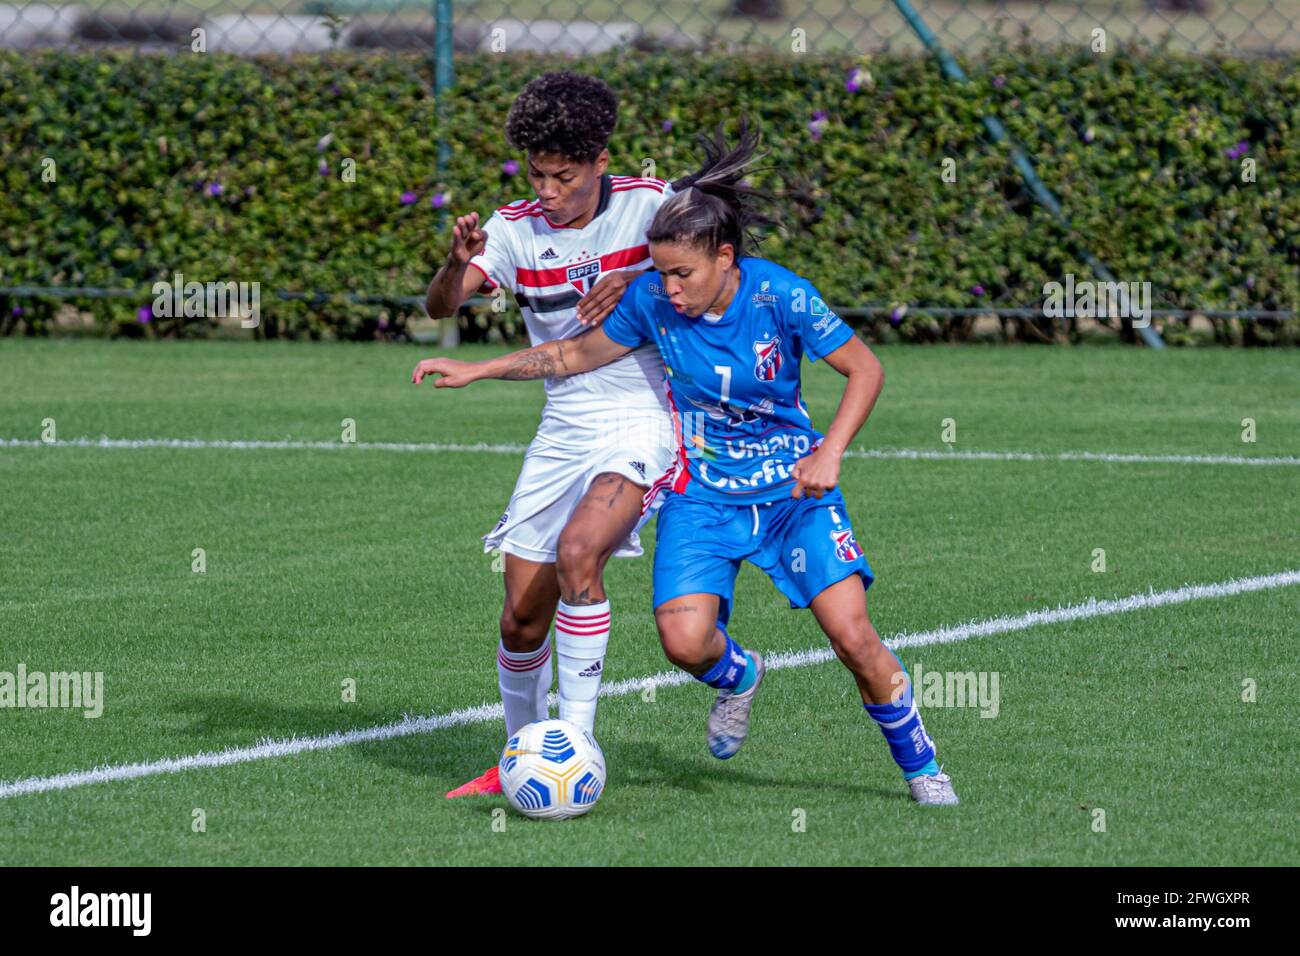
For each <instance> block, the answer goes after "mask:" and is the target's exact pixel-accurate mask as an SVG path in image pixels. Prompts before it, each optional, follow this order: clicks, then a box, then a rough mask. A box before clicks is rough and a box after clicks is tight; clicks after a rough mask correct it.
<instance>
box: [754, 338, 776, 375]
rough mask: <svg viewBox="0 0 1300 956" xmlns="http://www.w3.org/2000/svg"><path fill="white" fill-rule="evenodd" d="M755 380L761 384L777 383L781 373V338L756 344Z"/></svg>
mask: <svg viewBox="0 0 1300 956" xmlns="http://www.w3.org/2000/svg"><path fill="white" fill-rule="evenodd" d="M754 356H755V358H754V378H756V379H758V380H759V381H760V382H775V381H776V373H777V372H779V371H781V337H780V336H777V337H775V338H773V339H772V340H771V341H769V342H755V343H754Z"/></svg>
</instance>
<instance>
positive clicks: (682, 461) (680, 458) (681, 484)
mask: <svg viewBox="0 0 1300 956" xmlns="http://www.w3.org/2000/svg"><path fill="white" fill-rule="evenodd" d="M664 392H665V393H666V394H667V395H668V404H669V405H671V406H672V407H673V431H674V432H676V434H677V462H676V464H675V465H674V467H675V468H676V469H677V475H676V480H675V481H674V482H673V491H675V492H677V493H678V494H681V493H682V492H683V491H685V490H686V486H687V484H689V482H690V480H691V473H690V470H689V469H688V468H687V466H686V440H685V438H684V437H683V436H682V416H681V412H680V411H679V410H678V408H677V400H676V399H675V398H673V387H672V386H671V385H670V384H668V380H667V379H666V378H665V379H664Z"/></svg>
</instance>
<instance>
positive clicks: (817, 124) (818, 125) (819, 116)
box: [808, 110, 826, 139]
mask: <svg viewBox="0 0 1300 956" xmlns="http://www.w3.org/2000/svg"><path fill="white" fill-rule="evenodd" d="M825 128H826V111H825V110H818V111H817V112H816V113H814V114H813V118H812V122H811V123H809V124H808V132H809V133H811V134H812V138H813V139H821V138H822V130H823V129H825Z"/></svg>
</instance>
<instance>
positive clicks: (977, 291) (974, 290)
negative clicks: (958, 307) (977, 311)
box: [970, 282, 984, 299]
mask: <svg viewBox="0 0 1300 956" xmlns="http://www.w3.org/2000/svg"><path fill="white" fill-rule="evenodd" d="M970 294H971V295H973V296H975V297H976V298H977V299H978V298H979V297H980V296H982V295H984V287H983V286H982V285H980V284H979V283H978V282H977V283H975V284H974V285H973V286H971V287H970Z"/></svg>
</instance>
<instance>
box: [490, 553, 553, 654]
mask: <svg viewBox="0 0 1300 956" xmlns="http://www.w3.org/2000/svg"><path fill="white" fill-rule="evenodd" d="M505 559H506V573H505V584H506V600H505V607H504V608H503V609H502V612H501V626H502V630H503V631H505V630H507V629H511V630H521V631H523V632H524V633H525V635H526V636H527V637H531V638H536V640H537V642H538V643H540V641H541V640H542V639H544V638H545V637H546V631H547V629H548V628H549V627H550V626H551V620H552V618H554V617H555V608H556V605H557V604H558V603H559V600H560V583H559V579H558V578H557V576H556V573H555V565H554V564H549V563H545V562H540V561H529V560H526V559H524V558H521V557H519V556H518V555H515V554H509V553H507V554H506V555H505ZM539 630H540V635H538V634H537V633H536V632H538V631H539Z"/></svg>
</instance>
